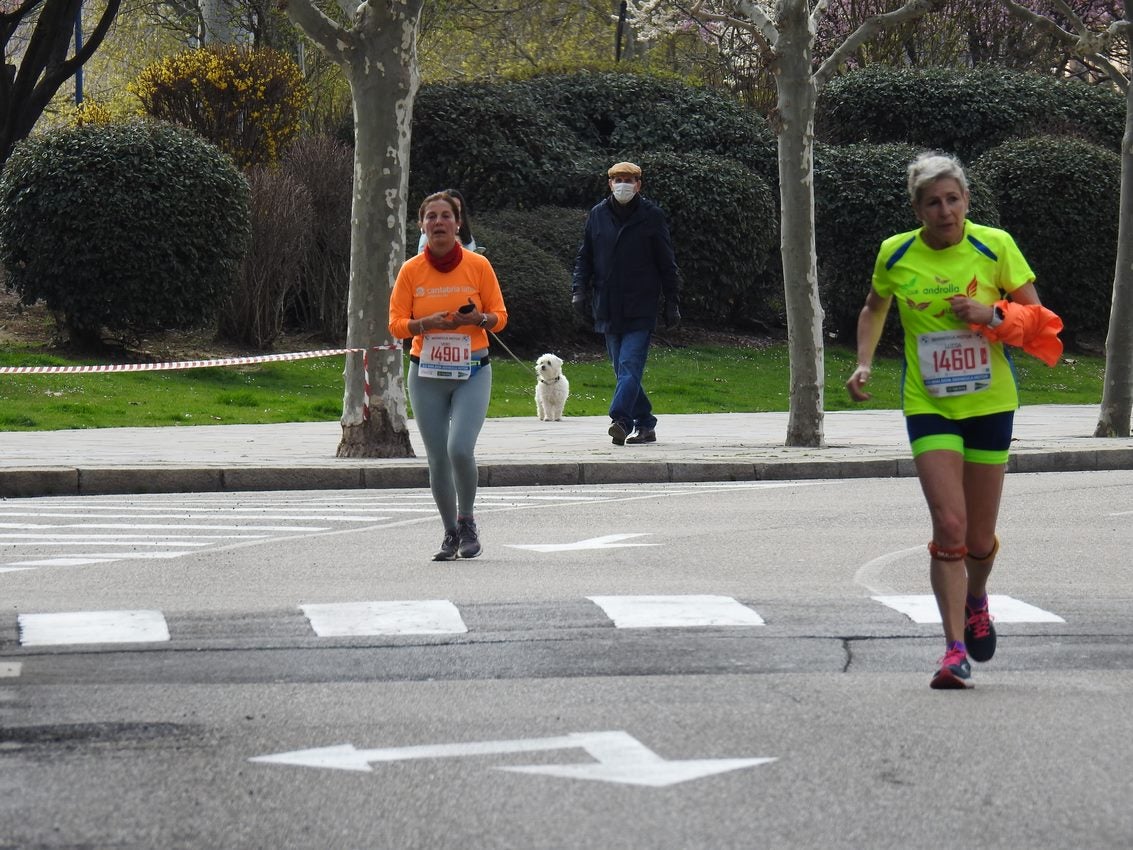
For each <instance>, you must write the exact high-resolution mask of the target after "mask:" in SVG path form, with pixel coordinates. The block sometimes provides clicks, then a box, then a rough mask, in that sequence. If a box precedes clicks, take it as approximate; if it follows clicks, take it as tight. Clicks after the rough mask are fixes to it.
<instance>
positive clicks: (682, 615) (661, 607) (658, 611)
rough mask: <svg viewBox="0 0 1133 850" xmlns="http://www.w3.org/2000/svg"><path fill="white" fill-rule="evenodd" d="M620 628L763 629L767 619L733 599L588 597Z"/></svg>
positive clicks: (721, 597) (727, 597)
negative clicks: (710, 627) (692, 627)
mask: <svg viewBox="0 0 1133 850" xmlns="http://www.w3.org/2000/svg"><path fill="white" fill-rule="evenodd" d="M586 598H587V599H589V600H590V601H591V602H593V603H594V604H595V605H597V606H598V607H599V608H601V609H602V610H603V611H605V612H606V616H607V617H609V618H610V619H611V620H613V621H614V625H615V626H616V627H617V628H619V629H652V628H681V627H687V626H762V625H763V618H762V617H760V616H759V615H758V614H757V613H755V611H753V610H752V609H751V608H748V607H747V606H746V605H742V604H740V603H739V602H737V601H736V600H735V599H733V598H732V597H730V596H588V597H586Z"/></svg>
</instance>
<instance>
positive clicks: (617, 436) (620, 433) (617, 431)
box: [606, 420, 629, 446]
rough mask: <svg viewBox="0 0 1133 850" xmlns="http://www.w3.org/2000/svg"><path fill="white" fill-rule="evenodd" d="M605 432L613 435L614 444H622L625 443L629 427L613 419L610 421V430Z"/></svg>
mask: <svg viewBox="0 0 1133 850" xmlns="http://www.w3.org/2000/svg"><path fill="white" fill-rule="evenodd" d="M606 433H608V434H609V435H610V436H611V437H613V439H614V445H615V446H624V445H625V444H626V434H628V433H629V429H628V428H626V427H625V426H624V425H622V423H621V422H618V421H616V420H615V421H614V422H611V423H610V430H609V431H607V432H606Z"/></svg>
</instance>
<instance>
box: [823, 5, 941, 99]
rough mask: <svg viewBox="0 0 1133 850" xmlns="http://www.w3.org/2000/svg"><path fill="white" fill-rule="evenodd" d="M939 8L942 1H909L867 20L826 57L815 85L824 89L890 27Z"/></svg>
mask: <svg viewBox="0 0 1133 850" xmlns="http://www.w3.org/2000/svg"><path fill="white" fill-rule="evenodd" d="M938 6H940V0H909V1H908V2H907V3H905V5H904V6H902V7H901V8H899V9H896V10H894V11H892V12H885V13H883V14H880V15H873V16H871V17H869V18H867V19H866V20H865V22H864V23H862V25H861V26H859V27H858V28H857V29H856V30H854V31H853V32H852V33H850V34H849V35H848V36H846V39H845V41H843V42H842V43H841V44H840V45H838V47H837V48H835V50H834V51H833V52H832V53H831V54H830V55H829V56H828V57H826V61H825V62H823V63H822V65H820V66H819V68H818V70H817V71H815V73H814V82H815V85H816V86H817V87H818V88H822V86H823V85H824V84H825V83H826V82H827V81H828V80H829V79H830V78H831V77H833V76H834V74H835V73H837V71H838V68H839V66H841V64H842V63H843V62H845V61H846V59H848V58H849V57H850V56H851V55H852V54H853V53H854V51H855V50H857V49H858V48H859V47H861V46H862V45H863V44H865V43H866V42H867V41H869V40H870V39H871V38H873V37H874V36H875V35H877V34H878V33H879V32H881V31H882V30H883V29H889V28H890V27H895V26H898V25H900V24H903V23H905V22H907V21H913V20H916V19H917V18H919V17H921V16H922V15H925V14H927V13H928V12H932V11H934V10H935V9H936V8H937V7H938Z"/></svg>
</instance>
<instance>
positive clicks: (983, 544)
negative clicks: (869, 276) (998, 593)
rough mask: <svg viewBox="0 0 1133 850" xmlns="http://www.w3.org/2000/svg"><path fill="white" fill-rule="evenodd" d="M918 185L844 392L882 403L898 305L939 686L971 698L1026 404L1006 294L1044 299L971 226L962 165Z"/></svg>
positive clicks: (868, 307) (930, 163)
mask: <svg viewBox="0 0 1133 850" xmlns="http://www.w3.org/2000/svg"><path fill="white" fill-rule="evenodd" d="M908 188H909V197H910V199H911V200H912V205H913V212H914V213H915V215H916V217H917V220H918V221H920V223H921V226H920V227H919V228H918V229H916V230H912V231H909V232H907V233H899V234H897V235H896V236H891V237H890V238H888V239H886V240H885V241H884V242H883V243H882V244H881V250H880V251H879V252H878V255H877V261H876V264H875V265H874V270H873V284H872V287H871V289H870V292H869V294H868V295H867V297H866V302H865V306H864V307H863V308H862V311H861V314H860V316H859V318H858V331H857V349H858V359H857V368H856V369H855V370H854V372H853V374H852V375H851V376H850V379H849V380H848V381H847V382H846V386H847V388H848V390H849V392H850V395H851V397H852V398H853V399H854V400H855V401H864V400H866V399H868V398H870V394H869V393H868V392H866V390H865V386H866V384H867V383H868V381H869V378H870V366H871V364H872V363H873V357H874V353H875V351H876V349H877V345H878V342H879V340H880V338H881V334H882V330H883V328H884V325H885V317H886V315H887V314H888V312H889V308H890V305H891V304H892V303H893V301H894V299H896V301H897V307H898V311H899V313H900V318H901V326H902V329H903V332H904V352H905V370H904V373H903V378H902V397H903V407H904V414H905V417H906V426H907V430H908V435H909V440H910V443H911V445H912V452H913V457H914V460H915V464H916V470H917V477H918V478H919V480H920V484H921V490H922V491H923V493H924V497H925V500H926V501H927V503H928V509H929V513H930V515H931V518H932V541H931V542H930V543H929V544H928V550H929V557H930V561H929V577H930V581H931V584H932V590H933V594H934V595H935V596H936V602H937V605H938V607H939V608H940V616H941V620H942V621H943V625H944V639H945V641H946V643H947V646H946V650H945V654H944V657H943V658H942V659H941V660H940V663H939V669H938V670H937V671H936V674H935V675H934V676H933V678H932V681H931V687H933V688H938V689H939V688H967V687H971V684H972V682H971V667H970V665H969V663H968V657H969V656H971V658H972V659H973V660H975V661H988V660H989V659H990V658H991V657H992V655H994V653H995V644H996V634H995V627H994V626H993V625H992V622H991V616H990V613H989V611H988V598H987V582H988V575H989V573H990V572H991V568H992V565H993V563H994V562H995V556H996V554H997V553H998V551H999V540H998V538H997V537H996V534H995V527H996V519H997V517H998V515H999V504H1000V497H1001V495H1002V493H1003V478H1004V472H1005V469H1006V463H1007V455H1008V447H1009V445H1010V443H1011V431H1012V423H1013V420H1014V415H1015V410H1016V408H1017V407H1018V406H1019V396H1018V392H1017V388H1016V383H1015V373H1014V369H1013V367H1012V364H1011V363H1010V360H1009V354H1008V352H1006V351H1005V350H1004V346H1003V344H1002V343H1001V342H996V341H993V340H991V339H989V338H988V337H989V336H991V337H994V335H995V334H994V332H993V331H991V330H990V329H993V328H995V327H996V326H998V325H1000V324H1001V323H1002V322H1003V309H1002V308H1001V307H997V306H996V302H997V301H999V299H1000V298H1001V297H1002V296H1001V294H1000V293H1001V292H1005V293H1008V294H1009V295H1010V300H1011V303H1012V304H1015V305H1038V304H1039V296H1038V293H1037V292H1036V291H1035V285H1034V277H1035V276H1034V273H1033V272H1032V271H1031V268H1030V266H1029V265H1028V264H1027V261H1026V260H1025V259H1024V257H1023V255H1022V253H1021V252H1020V251H1019V249H1018V248H1017V247H1016V245H1015V242H1014V240H1013V239H1012V238H1011V236H1010V235H1009V234H1007V233H1006V232H1005V231H1003V230H999V229H996V228H993V227H986V226H984V225H980V224H976V223H975V222H971V221H968V220H967V214H968V205H969V194H968V183H967V179H966V178H965V175H964V170H963V168H962V167H961V166H960V163H959V162H958V161H957V160H956V159H954V158H953V157H950V156H945V155H941V154H935V153H924V154H921V155H920V156H918V157H917V158H916V159H915V160H914V161H913V162H912V163H911V164H910V165H909V167H908ZM1000 303H1001V304H1004V305H1006V303H1007V302H1000ZM1046 312H1047V313H1049V311H1046ZM1050 315H1052V316H1053V314H1050Z"/></svg>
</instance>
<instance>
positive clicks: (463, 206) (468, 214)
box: [417, 189, 483, 254]
mask: <svg viewBox="0 0 1133 850" xmlns="http://www.w3.org/2000/svg"><path fill="white" fill-rule="evenodd" d="M441 191H443V192H446V193H448V194H449V195H452V197H453V198H455V199H456V203H457V206H458V207H460V231H459V232H458V234H457V236H458V238H459V239H460V244H461V246H462V247H463V248H464V250H465V251H475V250H476V239H475V238H474V237H473V236H472V211H471V210H470V209H469V208H468V202H467V201H465V200H464V195H462V194H460V192H458V191H457V190H456V189H442V190H441ZM428 241H429V240H428V239H427V238H426V237H425V233H424V231H422V233H421V238H420V239H418V240H417V253H418V254H420V253H421V252H422V251H424V250H425V245H427V244H428ZM481 253H483V252H481Z"/></svg>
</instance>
